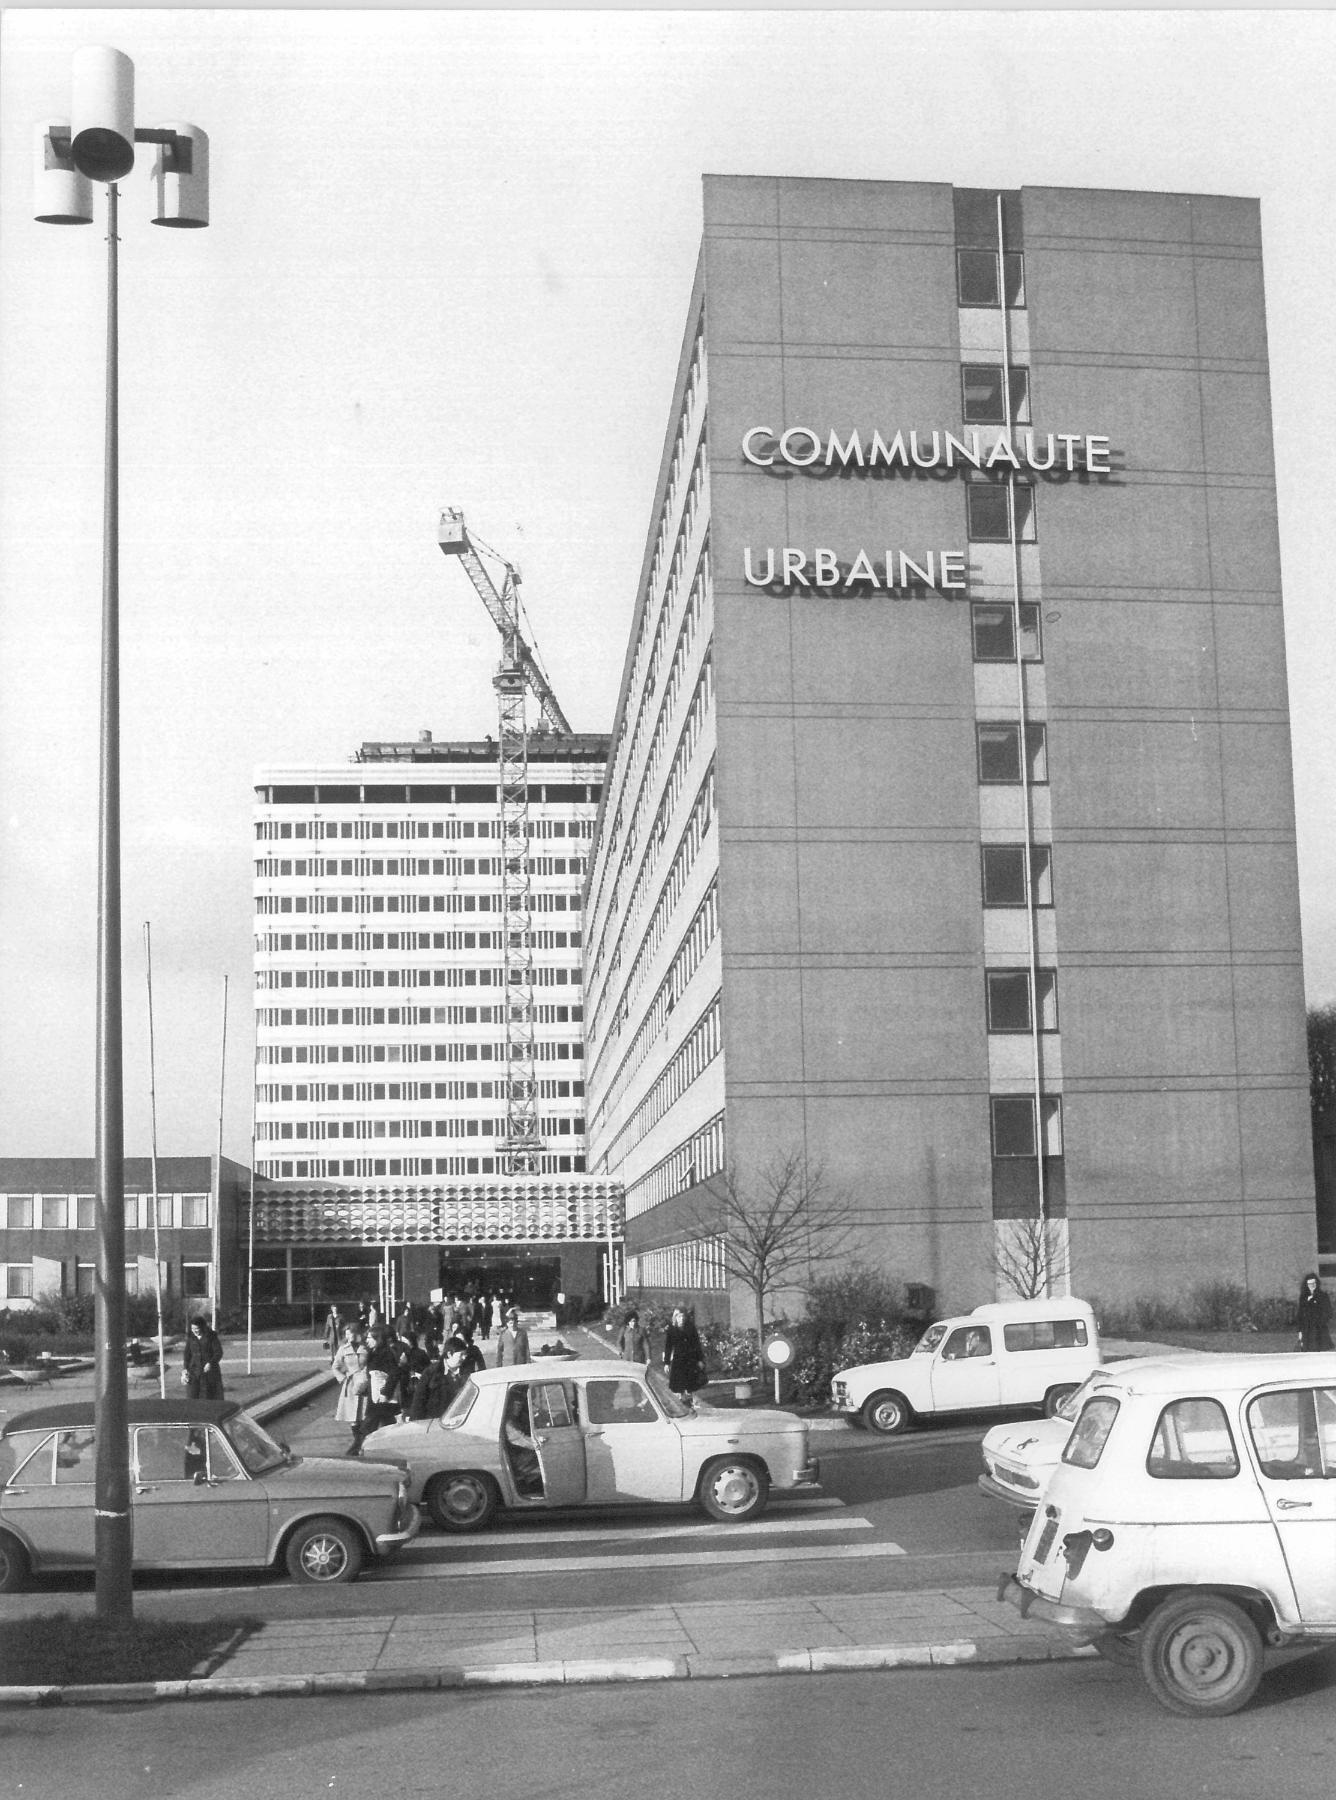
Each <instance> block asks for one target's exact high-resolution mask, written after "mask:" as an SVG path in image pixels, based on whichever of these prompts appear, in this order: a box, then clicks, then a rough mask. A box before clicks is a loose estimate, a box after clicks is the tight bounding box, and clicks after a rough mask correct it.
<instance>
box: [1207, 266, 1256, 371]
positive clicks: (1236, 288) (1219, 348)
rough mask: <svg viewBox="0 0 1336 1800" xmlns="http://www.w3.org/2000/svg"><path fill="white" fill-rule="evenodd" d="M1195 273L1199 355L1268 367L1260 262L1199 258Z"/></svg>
mask: <svg viewBox="0 0 1336 1800" xmlns="http://www.w3.org/2000/svg"><path fill="white" fill-rule="evenodd" d="M1196 270H1197V346H1198V354H1199V355H1201V356H1206V357H1220V358H1230V359H1234V358H1237V359H1238V360H1240V361H1242V360H1243V359H1245V358H1246V359H1247V360H1248V361H1256V362H1260V363H1265V361H1266V301H1265V295H1264V292H1263V288H1262V260H1261V258H1260V257H1256V258H1252V257H1249V258H1246V259H1245V258H1241V257H1223V256H1218V257H1213V256H1199V257H1198V258H1197V263H1196Z"/></svg>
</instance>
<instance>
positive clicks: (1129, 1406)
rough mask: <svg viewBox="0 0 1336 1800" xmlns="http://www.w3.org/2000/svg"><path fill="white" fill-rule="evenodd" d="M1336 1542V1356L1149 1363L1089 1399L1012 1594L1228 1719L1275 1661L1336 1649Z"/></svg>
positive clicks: (1177, 1707) (1186, 1700) (1076, 1638)
mask: <svg viewBox="0 0 1336 1800" xmlns="http://www.w3.org/2000/svg"><path fill="white" fill-rule="evenodd" d="M1333 1545H1336V1354H1324V1353H1319V1354H1317V1355H1306V1356H1305V1355H1284V1356H1230V1357H1225V1356H1212V1357H1202V1356H1184V1357H1164V1358H1156V1359H1153V1360H1152V1359H1147V1360H1145V1361H1136V1362H1130V1363H1126V1364H1119V1365H1118V1366H1117V1367H1116V1368H1114V1369H1110V1370H1107V1371H1106V1372H1105V1373H1104V1374H1103V1375H1102V1376H1101V1377H1100V1378H1099V1380H1098V1381H1096V1382H1095V1383H1093V1384H1092V1387H1091V1390H1090V1392H1089V1394H1088V1395H1087V1396H1086V1399H1085V1401H1084V1404H1083V1405H1082V1407H1081V1411H1080V1414H1079V1416H1078V1418H1077V1420H1076V1424H1075V1426H1074V1427H1073V1430H1072V1434H1071V1436H1070V1438H1069V1439H1068V1441H1067V1445H1066V1447H1065V1449H1064V1450H1063V1453H1062V1457H1061V1460H1060V1461H1059V1463H1058V1466H1057V1467H1056V1468H1055V1469H1054V1471H1053V1473H1052V1475H1051V1476H1050V1477H1049V1481H1048V1485H1047V1487H1046V1488H1045V1490H1044V1497H1043V1503H1042V1505H1041V1506H1040V1507H1039V1508H1038V1510H1037V1511H1036V1513H1035V1516H1034V1518H1033V1520H1032V1521H1031V1524H1030V1529H1029V1533H1028V1534H1027V1536H1026V1539H1025V1542H1024V1545H1023V1547H1022V1550H1021V1557H1020V1565H1019V1568H1018V1570H1017V1572H1016V1574H1015V1576H1013V1577H1010V1578H1008V1579H1007V1580H1006V1581H1005V1582H1004V1584H1003V1587H1002V1590H1001V1591H1002V1592H1003V1593H1004V1594H1005V1596H1006V1597H1007V1598H1008V1599H1010V1600H1011V1601H1013V1603H1014V1604H1016V1605H1017V1606H1018V1607H1019V1608H1020V1610H1021V1612H1022V1613H1024V1614H1025V1615H1026V1616H1028V1617H1033V1618H1038V1619H1046V1620H1048V1621H1049V1622H1051V1623H1052V1624H1054V1625H1057V1626H1058V1627H1060V1628H1061V1629H1062V1630H1063V1632H1064V1633H1065V1634H1066V1635H1067V1636H1068V1637H1069V1638H1070V1639H1071V1640H1072V1641H1073V1642H1075V1643H1086V1644H1093V1645H1094V1646H1095V1648H1096V1649H1097V1650H1098V1651H1099V1652H1100V1654H1101V1655H1103V1656H1105V1657H1107V1658H1109V1659H1110V1660H1111V1661H1117V1662H1129V1663H1130V1662H1136V1663H1137V1664H1139V1666H1140V1669H1141V1673H1142V1676H1143V1677H1144V1679H1145V1681H1146V1684H1147V1686H1148V1687H1149V1688H1150V1690H1151V1692H1152V1693H1153V1694H1154V1695H1155V1697H1156V1699H1157V1700H1159V1701H1160V1702H1161V1704H1162V1705H1164V1706H1166V1707H1168V1708H1169V1710H1170V1711H1171V1712H1177V1713H1185V1714H1190V1715H1192V1714H1224V1713H1232V1712H1237V1710H1238V1709H1239V1707H1241V1706H1243V1705H1245V1704H1246V1703H1247V1701H1248V1700H1249V1699H1250V1698H1251V1696H1252V1694H1253V1692H1254V1690H1255V1689H1256V1687H1257V1683H1258V1681H1259V1679H1260V1677H1261V1674H1262V1667H1263V1653H1264V1647H1265V1646H1267V1645H1273V1646H1280V1645H1285V1646H1289V1645H1294V1644H1303V1643H1320V1642H1327V1643H1331V1642H1333V1641H1336V1554H1333Z"/></svg>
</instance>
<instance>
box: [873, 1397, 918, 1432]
mask: <svg viewBox="0 0 1336 1800" xmlns="http://www.w3.org/2000/svg"><path fill="white" fill-rule="evenodd" d="M913 1416H914V1415H913V1412H912V1411H911V1409H910V1405H909V1402H908V1400H906V1399H905V1397H904V1395H903V1394H891V1393H884V1394H873V1395H872V1397H871V1398H870V1399H869V1400H866V1401H864V1403H863V1412H862V1419H863V1423H864V1424H865V1425H866V1426H867V1428H868V1430H869V1431H879V1432H880V1433H881V1435H882V1436H883V1437H894V1436H895V1434H896V1433H897V1432H898V1431H904V1430H905V1429H906V1427H907V1426H908V1424H909V1421H910V1420H911V1419H912V1418H913Z"/></svg>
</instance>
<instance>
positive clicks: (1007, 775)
mask: <svg viewBox="0 0 1336 1800" xmlns="http://www.w3.org/2000/svg"><path fill="white" fill-rule="evenodd" d="M975 729H976V731H977V734H978V746H979V780H980V782H981V783H982V784H983V785H984V786H985V787H988V786H999V785H1004V786H1005V785H1010V786H1015V785H1017V784H1019V782H1020V779H1021V731H1020V726H1019V725H1010V724H989V725H979V726H977V727H976V728H975ZM1025 745H1026V754H1027V760H1028V763H1029V776H1030V780H1031V781H1034V782H1040V783H1043V782H1046V781H1047V780H1048V737H1047V733H1046V731H1045V728H1044V726H1043V725H1042V724H1039V723H1036V722H1035V721H1034V720H1031V721H1029V722H1028V723H1027V725H1026V727H1025Z"/></svg>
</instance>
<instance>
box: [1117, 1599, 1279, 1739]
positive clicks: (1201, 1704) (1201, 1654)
mask: <svg viewBox="0 0 1336 1800" xmlns="http://www.w3.org/2000/svg"><path fill="white" fill-rule="evenodd" d="M1138 1656H1139V1660H1140V1663H1141V1674H1142V1679H1143V1680H1144V1681H1145V1683H1146V1686H1147V1687H1148V1688H1149V1689H1150V1691H1151V1693H1152V1694H1154V1696H1155V1698H1156V1699H1157V1700H1158V1701H1159V1703H1160V1705H1161V1706H1163V1707H1166V1708H1167V1709H1168V1710H1169V1711H1170V1712H1173V1713H1179V1714H1182V1715H1183V1716H1185V1717H1187V1718H1204V1717H1214V1718H1222V1717H1224V1716H1225V1715H1226V1714H1227V1713H1235V1712H1238V1710H1239V1708H1240V1707H1242V1706H1246V1705H1247V1704H1248V1702H1249V1700H1251V1699H1252V1697H1253V1695H1254V1694H1255V1693H1256V1691H1257V1684H1258V1682H1259V1681H1260V1680H1261V1679H1262V1666H1263V1660H1264V1657H1263V1649H1262V1634H1261V1632H1260V1631H1259V1630H1258V1629H1257V1627H1256V1625H1255V1624H1254V1623H1253V1621H1252V1620H1251V1619H1250V1618H1249V1617H1248V1615H1247V1613H1246V1612H1244V1610H1243V1608H1242V1607H1241V1606H1236V1605H1235V1603H1234V1602H1233V1601H1232V1600H1226V1599H1224V1598H1223V1596H1221V1595H1219V1594H1209V1593H1207V1594H1174V1595H1171V1596H1170V1597H1169V1599H1167V1600H1164V1601H1162V1602H1161V1603H1160V1605H1159V1606H1157V1607H1156V1609H1155V1611H1154V1612H1153V1613H1152V1614H1151V1615H1150V1618H1149V1619H1147V1621H1146V1623H1145V1625H1144V1627H1143V1628H1142V1632H1141V1642H1140V1645H1139V1646H1138Z"/></svg>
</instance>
